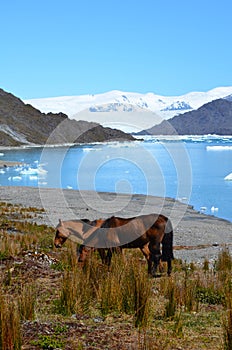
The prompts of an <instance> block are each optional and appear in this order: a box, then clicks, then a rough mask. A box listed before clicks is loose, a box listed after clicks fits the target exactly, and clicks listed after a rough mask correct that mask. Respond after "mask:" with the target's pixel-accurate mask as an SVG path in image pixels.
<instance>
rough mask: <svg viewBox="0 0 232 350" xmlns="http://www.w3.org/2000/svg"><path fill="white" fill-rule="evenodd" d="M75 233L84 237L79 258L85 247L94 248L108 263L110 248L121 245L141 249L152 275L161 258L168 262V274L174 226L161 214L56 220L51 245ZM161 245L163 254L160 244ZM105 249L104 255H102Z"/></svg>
mask: <svg viewBox="0 0 232 350" xmlns="http://www.w3.org/2000/svg"><path fill="white" fill-rule="evenodd" d="M71 234H74V235H76V236H77V237H78V238H80V239H82V240H83V245H82V248H84V250H83V249H82V251H84V252H85V254H84V253H82V251H81V253H80V257H79V260H81V261H84V260H85V258H86V256H87V254H86V249H87V250H88V249H89V248H87V247H93V248H97V249H98V251H99V253H100V255H101V258H102V260H103V259H105V258H106V261H107V262H108V264H110V260H111V256H112V252H113V251H115V250H116V251H117V250H120V251H121V250H122V249H124V248H140V250H141V251H142V253H143V254H144V256H145V257H146V259H147V263H148V272H149V273H152V274H155V272H156V270H157V266H158V264H159V261H160V259H161V258H162V261H167V264H168V275H170V273H171V261H172V259H173V229H172V224H171V221H170V220H169V219H168V218H167V217H166V216H164V215H161V214H160V215H158V214H149V215H141V216H138V217H133V218H127V219H125V218H119V217H114V216H113V217H111V218H109V219H106V220H103V219H99V220H94V221H89V220H75V221H65V222H61V221H60V223H59V225H58V226H57V228H56V237H55V241H54V244H55V246H56V247H61V246H62V244H63V243H64V242H65V240H66V239H67V238H68V237H69V236H70V235H71ZM161 244H162V255H161V252H160V245H161ZM105 249H106V252H107V254H105Z"/></svg>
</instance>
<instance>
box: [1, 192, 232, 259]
mask: <svg viewBox="0 0 232 350" xmlns="http://www.w3.org/2000/svg"><path fill="white" fill-rule="evenodd" d="M0 201H1V202H8V203H11V204H18V205H22V206H25V207H30V206H31V207H36V208H44V209H45V212H44V214H41V215H39V217H36V218H34V219H33V221H35V222H36V223H37V224H46V225H49V226H53V227H55V226H56V225H57V224H58V221H59V219H62V220H73V219H84V218H87V219H89V220H94V219H97V218H106V217H110V216H112V215H116V216H121V217H132V216H138V215H142V214H149V213H162V214H164V215H166V216H167V217H169V218H170V219H171V221H172V224H173V227H174V247H175V249H174V255H175V258H180V259H182V260H184V261H186V262H191V261H195V262H199V263H202V262H203V261H204V260H205V259H208V260H209V261H210V262H213V261H214V259H216V258H217V256H218V253H219V251H220V250H221V249H222V248H223V247H225V246H227V247H228V249H229V250H230V251H232V223H231V222H230V221H227V220H225V219H221V218H217V217H215V216H211V215H205V214H201V213H200V212H198V211H196V210H194V209H193V207H192V206H190V205H187V204H184V203H181V202H178V201H176V200H175V199H172V198H161V197H154V196H146V195H137V194H135V195H126V194H116V193H106V192H101V193H100V192H93V191H77V190H68V189H65V190H62V189H52V188H48V189H46V188H43V189H40V188H37V187H19V186H15V187H14V186H8V187H5V186H4V187H0ZM54 232H55V231H54Z"/></svg>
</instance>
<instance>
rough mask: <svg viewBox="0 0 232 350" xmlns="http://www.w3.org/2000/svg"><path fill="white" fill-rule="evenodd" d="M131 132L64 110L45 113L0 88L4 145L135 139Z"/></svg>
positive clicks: (0, 134)
mask: <svg viewBox="0 0 232 350" xmlns="http://www.w3.org/2000/svg"><path fill="white" fill-rule="evenodd" d="M133 139H134V138H133V137H132V136H131V135H128V134H125V133H124V132H122V131H120V130H116V129H110V128H104V127H102V126H101V125H100V124H97V123H89V122H85V121H76V120H70V119H69V118H68V117H67V115H65V114H63V113H57V114H54V113H47V114H45V113H41V112H40V111H39V110H38V109H36V108H34V107H32V106H31V105H29V104H25V103H23V102H22V101H21V100H20V99H19V98H17V97H15V96H14V95H12V94H10V93H8V92H5V91H4V90H2V89H0V145H1V146H19V145H23V144H41V145H43V144H45V143H49V144H59V143H74V142H77V143H88V142H101V141H109V140H133Z"/></svg>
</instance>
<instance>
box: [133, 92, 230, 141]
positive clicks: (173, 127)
mask: <svg viewBox="0 0 232 350" xmlns="http://www.w3.org/2000/svg"><path fill="white" fill-rule="evenodd" d="M137 134H138V135H144V134H148V135H205V134H212V135H213V134H216V135H232V101H230V100H227V99H217V100H214V101H212V102H208V103H206V104H204V105H203V106H201V107H200V108H198V109H197V110H193V111H190V112H186V113H184V114H181V115H177V116H175V117H173V118H171V119H168V120H163V121H162V122H161V123H160V124H158V125H154V126H153V127H152V128H149V129H146V130H142V131H140V132H139V133H137Z"/></svg>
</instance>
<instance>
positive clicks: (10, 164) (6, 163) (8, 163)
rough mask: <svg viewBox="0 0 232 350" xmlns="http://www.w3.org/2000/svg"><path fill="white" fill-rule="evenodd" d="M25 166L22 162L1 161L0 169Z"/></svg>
mask: <svg viewBox="0 0 232 350" xmlns="http://www.w3.org/2000/svg"><path fill="white" fill-rule="evenodd" d="M19 165H23V163H22V162H17V161H10V160H6V161H5V160H0V168H8V167H14V166H19Z"/></svg>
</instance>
